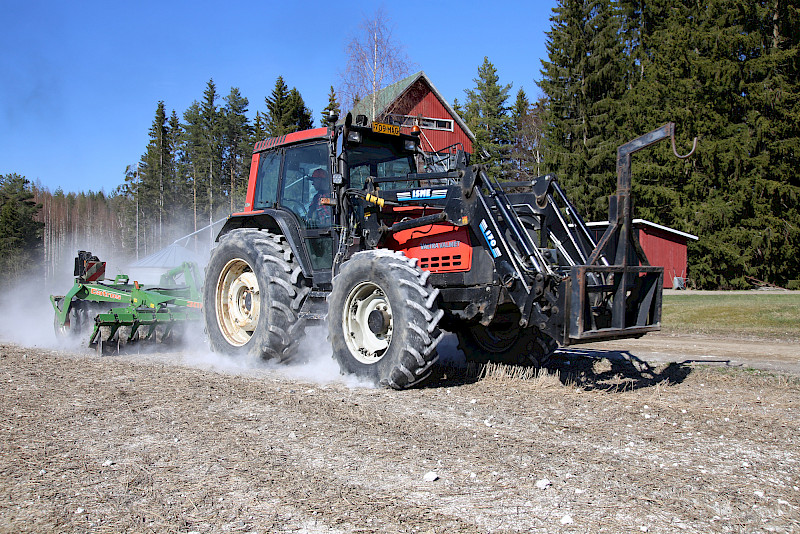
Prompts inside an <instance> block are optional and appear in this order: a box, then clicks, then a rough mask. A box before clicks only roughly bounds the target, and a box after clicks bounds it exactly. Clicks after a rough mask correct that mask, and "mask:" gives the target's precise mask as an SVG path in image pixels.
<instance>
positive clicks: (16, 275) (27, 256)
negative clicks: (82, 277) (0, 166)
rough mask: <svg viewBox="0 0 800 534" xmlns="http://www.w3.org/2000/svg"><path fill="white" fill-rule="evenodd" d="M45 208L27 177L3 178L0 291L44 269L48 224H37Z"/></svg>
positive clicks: (0, 194)
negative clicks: (46, 226)
mask: <svg viewBox="0 0 800 534" xmlns="http://www.w3.org/2000/svg"><path fill="white" fill-rule="evenodd" d="M41 207H42V205H41V204H37V203H36V202H35V201H34V200H33V192H32V189H31V183H30V182H29V181H28V180H27V179H25V177H23V176H20V175H18V174H6V175H0V287H2V286H3V285H10V284H12V283H13V282H15V281H16V280H18V279H20V278H21V277H22V276H27V277H28V278H30V277H31V276H35V275H36V274H37V271H38V270H39V269H41V267H42V236H43V228H44V224H43V223H41V222H37V221H36V216H37V214H38V213H39V210H40V209H41ZM41 276H44V269H41Z"/></svg>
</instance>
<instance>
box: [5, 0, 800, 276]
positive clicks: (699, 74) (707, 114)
mask: <svg viewBox="0 0 800 534" xmlns="http://www.w3.org/2000/svg"><path fill="white" fill-rule="evenodd" d="M798 28H800V15H799V14H798V8H797V7H796V6H795V4H794V3H793V2H789V1H788V0H755V1H750V2H742V1H739V0H712V1H710V2H702V3H701V2H698V1H695V0H677V1H675V0H669V1H668V0H657V1H652V2H651V1H645V0H594V1H591V2H590V1H586V0H560V1H559V2H558V5H557V7H556V8H555V9H554V10H553V12H552V14H551V28H550V31H549V32H548V33H547V43H546V44H547V51H548V55H547V58H546V59H544V60H542V62H541V65H531V78H533V77H535V72H534V69H536V68H539V67H540V68H541V70H540V75H541V76H540V77H541V81H540V82H538V84H539V89H540V90H541V92H540V94H538V95H537V96H536V97H535V98H529V96H528V95H527V94H526V93H525V92H524V91H523V90H521V89H519V90H517V91H516V92H515V98H514V99H513V100H512V98H511V91H512V89H513V85H512V84H511V83H501V82H500V73H498V72H497V69H496V68H495V67H494V65H493V64H492V63H491V62H490V61H489V59H488V58H485V59H484V61H483V63H482V64H481V65H480V66H479V67H478V70H477V76H476V77H475V79H474V86H473V87H471V88H468V89H466V90H465V91H464V94H463V96H462V99H463V100H462V101H459V99H458V98H455V99H454V100H453V104H454V108H455V109H456V111H457V112H458V113H459V114H461V115H462V117H463V118H464V120H465V121H466V123H467V124H468V125H469V127H470V129H471V130H472V132H473V133H474V134H475V136H476V141H475V157H474V158H475V159H476V160H477V161H481V162H483V163H486V164H487V165H488V166H489V168H490V170H491V172H492V173H493V174H494V175H496V176H498V177H499V178H514V179H518V178H526V177H533V176H537V175H541V174H544V173H547V172H554V173H555V174H557V176H558V177H559V181H560V182H561V184H562V186H563V187H564V189H565V190H566V191H567V194H568V195H569V196H570V198H571V199H572V201H573V202H574V203H575V204H576V206H577V207H578V209H579V211H580V212H581V213H583V214H584V215H585V218H586V219H587V220H602V219H605V218H606V217H607V209H608V196H609V195H610V194H612V193H613V191H614V188H615V181H616V174H615V162H616V152H615V151H616V147H617V146H619V145H621V144H623V143H625V142H627V141H629V140H630V139H633V138H635V137H637V136H638V135H641V134H643V133H646V132H649V131H651V130H653V129H655V128H657V127H659V126H661V125H663V124H664V123H666V122H668V121H674V122H676V123H677V130H678V139H677V141H678V150H679V151H680V152H684V153H685V152H688V151H689V149H690V148H691V141H692V138H693V137H695V136H696V137H698V138H699V146H698V149H697V152H696V153H695V154H694V155H693V156H692V157H691V158H689V159H687V160H678V159H677V158H675V157H674V155H673V154H672V150H671V148H670V146H669V143H662V144H661V146H658V145H657V146H655V147H653V148H650V149H648V150H647V151H644V152H640V153H638V154H636V155H635V156H634V158H633V180H634V186H633V188H634V189H633V193H634V202H635V206H634V212H635V216H637V217H641V218H644V219H648V220H651V221H653V222H656V223H659V224H663V225H666V226H670V227H673V228H676V229H678V230H682V231H686V232H690V233H692V234H695V235H698V236H700V240H699V241H697V242H692V243H690V248H689V264H690V267H689V277H690V279H692V280H693V281H694V283H695V285H696V286H697V287H702V288H744V287H749V284H748V279H749V278H748V277H752V278H755V279H758V280H764V281H767V282H771V283H775V284H778V285H784V286H785V285H786V284H787V283H789V281H790V280H794V279H797V278H800V210H799V209H798V200H799V197H800V177H798V173H797V169H798V168H799V167H800V166H799V165H798V164H800V161H798V159H799V158H800V87H798V66H800V55H798V50H799V49H800V47H799V46H798V38H800V31H798ZM337 100H338V99H337V94H336V91H335V89H334V87H333V86H331V89H330V93H329V99H328V106H327V107H326V108H325V109H324V110H322V111H321V112H320V115H319V117H320V121H319V123H320V124H323V125H324V124H325V123H324V117H326V116H327V114H328V111H329V110H331V109H336V110H337V111H339V104H338V102H337ZM249 106H250V103H249V101H248V99H247V98H246V97H244V96H243V95H241V94H240V92H239V90H238V89H237V88H231V90H230V92H229V93H228V94H227V95H226V96H224V97H222V96H220V95H219V94H218V92H217V89H216V86H215V84H214V82H213V80H210V81H209V82H208V84H207V86H206V88H205V91H204V92H203V96H202V98H200V99H199V100H197V101H195V102H194V103H193V104H192V105H191V106H190V107H189V108H188V109H187V110H184V111H183V112H182V113H181V114H180V115H179V114H178V112H177V111H175V110H171V111H170V112H168V111H167V106H166V104H165V103H164V102H158V103H157V105H156V111H155V117H154V119H153V123H152V126H151V128H150V132H149V134H150V135H149V143H148V145H147V146H146V147H144V152H143V155H142V157H141V161H140V162H139V164H138V165H135V166H129V167H128V168H127V170H126V172H125V176H124V177H121V181H122V183H121V185H119V186H118V187H116V188H115V189H114V190H112V191H111V192H110V193H109V194H107V195H106V194H104V193H102V192H101V193H93V192H89V193H64V192H63V191H60V190H58V191H56V192H53V193H51V192H50V191H47V190H44V189H42V188H40V187H37V186H35V185H31V184H27V185H23V186H22V190H23V191H27V192H28V193H30V194H31V195H32V196H31V198H29V199H21V196H20V195H21V193H19V192H17V193H14V194H16V195H17V197H19V198H18V199H17V200H15V201H14V202H18V203H19V202H21V203H22V204H21V205H24V206H26V207H25V210H28V211H26V213H32V212H35V211H36V204H37V203H38V204H41V208H40V209H39V210H38V215H37V216H36V218H35V220H36V221H38V222H40V223H44V225H43V226H38V227H36V228H33V229H32V231H34V232H38V235H39V236H40V241H41V242H42V243H43V246H42V249H41V250H40V251H39V252H38V254H40V255H41V254H42V253H44V254H45V256H46V259H47V261H45V264H46V265H51V264H53V261H54V260H56V259H58V258H61V257H62V256H63V255H65V254H66V255H69V254H74V250H73V249H74V248H75V246H74V245H76V244H78V243H87V242H88V243H91V242H92V241H93V240H96V241H97V242H98V243H112V244H113V245H114V246H115V247H117V246H118V247H119V249H120V250H123V251H125V252H126V253H127V255H128V257H135V256H136V255H137V253H138V254H139V255H142V254H146V253H148V252H150V251H154V250H158V249H159V248H161V247H162V246H164V245H166V244H168V243H170V242H172V240H174V239H175V238H176V237H179V236H182V235H185V234H187V233H189V232H192V231H194V230H196V229H199V228H202V227H203V226H205V225H207V224H208V223H209V222H211V221H214V220H216V219H217V218H220V217H224V216H225V215H227V214H228V213H230V212H231V211H235V210H238V209H241V207H242V203H243V196H244V191H245V187H246V182H247V177H248V174H249V164H250V154H251V151H252V146H253V144H254V142H255V141H257V140H260V139H264V138H266V137H272V136H276V135H283V134H285V133H289V132H292V131H296V130H301V129H305V128H309V127H312V126H313V125H314V119H313V116H312V112H311V110H310V109H308V107H307V106H306V104H305V102H304V101H303V98H302V96H301V93H300V91H299V90H298V89H297V88H291V89H289V87H288V85H287V84H286V82H285V81H284V80H283V78H282V77H278V79H277V80H276V83H275V87H274V88H273V90H272V92H271V94H270V95H269V96H267V97H266V98H265V99H264V105H263V106H260V107H259V109H258V110H256V112H255V118H254V119H251V118H250V116H251V115H250V110H249ZM345 110H346V107H345ZM9 176H12V175H7V176H6V177H4V178H3V179H4V182H2V184H6V183H12V182H13V183H14V184H17V185H14V186H8V187H11V189H13V190H14V191H17V189H14V187H18V185H19V183H21V182H24V181H25V180H24V178H22V177H19V176H16V175H13V177H12V178H9ZM20 181H21V182H20ZM5 187H7V186H6V185H2V188H5ZM1 190H2V189H0V191H1ZM4 195H5V193H4ZM12 196H13V195H12ZM22 196H24V195H22ZM17 197H14V198H17ZM0 198H3V199H5V198H7V197H6V196H2V197H0ZM8 198H11V197H8ZM3 202H4V203H8V202H11V201H9V200H4V201H3ZM31 202H32V203H33V205H31ZM26 203H27V204H26ZM4 205H5V204H4ZM2 209H5V208H2ZM30 210H33V211H30ZM23 211H24V210H23ZM4 221H5V219H1V220H0V224H6V223H5V222H4ZM90 221H91V222H90ZM0 229H2V228H0ZM0 235H5V234H4V233H3V234H0ZM0 243H2V244H3V246H4V247H5V246H6V242H5V241H2V242H0ZM15 243H21V241H15ZM79 246H80V245H79ZM85 246H91V245H85Z"/></svg>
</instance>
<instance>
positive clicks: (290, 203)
mask: <svg viewBox="0 0 800 534" xmlns="http://www.w3.org/2000/svg"><path fill="white" fill-rule="evenodd" d="M281 206H283V207H284V208H287V209H290V210H292V211H293V212H294V213H295V214H297V216H298V217H305V216H306V211H307V210H306V206H305V205H304V204H303V203H302V202H299V201H297V200H291V199H288V198H284V199H282V200H281Z"/></svg>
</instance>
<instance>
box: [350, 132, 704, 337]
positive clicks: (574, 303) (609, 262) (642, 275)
mask: <svg viewBox="0 0 800 534" xmlns="http://www.w3.org/2000/svg"><path fill="white" fill-rule="evenodd" d="M674 132H675V126H674V124H673V123H669V124H666V125H665V126H663V127H661V128H659V129H657V130H654V131H653V132H650V133H648V134H646V135H643V136H641V137H638V138H636V139H634V140H633V141H630V142H629V143H626V144H624V145H622V146H620V147H619V149H618V158H617V191H616V194H615V195H613V196H611V197H610V202H609V223H610V224H609V227H608V229H607V230H606V232H605V234H604V235H603V236H602V237H601V238H600V239H599V240H597V241H596V240H595V238H594V237H593V235H592V233H591V232H590V231H589V229H588V228H587V226H586V224H585V223H584V221H583V219H582V218H581V216H580V215H579V214H578V212H577V210H576V209H575V207H574V206H573V205H572V203H571V202H570V201H569V199H568V197H567V195H566V194H565V192H564V191H563V190H562V188H561V187H560V185H559V183H558V181H557V179H556V177H555V176H554V175H547V176H542V177H539V178H536V179H534V180H532V181H525V182H499V181H497V180H495V179H493V178H492V177H490V176H489V175H488V174H487V172H486V170H485V168H484V167H482V166H480V165H474V166H471V167H462V168H459V169H452V170H450V171H446V172H438V173H426V174H409V175H406V176H402V177H396V178H394V177H391V178H371V179H370V180H371V183H370V184H367V185H368V188H369V187H371V188H372V189H371V191H370V192H368V193H367V194H366V195H364V198H365V199H366V200H367V201H368V202H369V201H372V202H373V203H377V204H378V205H379V206H380V207H381V208H382V209H381V211H382V213H380V214H379V213H377V212H373V213H372V214H370V213H369V210H367V215H366V217H365V221H364V234H366V236H367V246H368V247H375V248H380V247H382V246H389V248H396V243H395V242H399V241H402V239H399V240H398V239H397V238H395V239H394V240H393V239H392V236H397V235H398V234H400V233H402V232H407V231H409V230H411V229H413V228H424V227H429V226H430V225H436V224H441V225H452V226H454V227H456V228H459V227H468V228H469V230H470V234H471V235H474V236H476V237H477V243H480V244H481V245H482V247H483V248H484V249H485V250H486V252H487V253H488V254H487V255H486V258H489V259H490V260H491V261H490V263H488V264H487V263H486V262H485V261H482V257H481V256H480V255H476V254H475V253H473V254H472V268H471V270H470V272H469V273H464V274H461V273H459V275H455V274H447V273H436V274H432V275H431V280H432V281H433V284H434V286H436V287H438V288H440V292H441V300H440V305H441V307H443V308H444V309H445V310H446V311H447V312H448V316H449V317H453V318H455V319H456V320H459V321H466V322H467V323H469V322H479V323H480V324H482V325H484V326H488V325H490V324H491V323H492V321H493V320H494V319H495V317H496V315H497V313H498V309H499V308H500V307H505V308H506V309H507V308H508V306H509V305H512V304H513V306H515V307H516V308H518V310H519V325H520V327H522V328H531V327H535V328H538V329H539V330H540V331H542V332H543V333H546V334H547V335H548V336H549V337H551V338H552V339H554V340H556V341H557V342H558V343H559V344H561V345H565V346H566V345H573V344H577V343H585V342H589V341H598V340H604V339H614V338H625V337H638V336H641V335H643V334H644V333H646V332H650V331H655V330H659V329H660V322H661V292H662V282H663V268H662V267H653V266H651V265H650V264H649V262H648V260H647V257H646V256H645V254H644V252H643V250H642V248H641V246H640V244H639V242H638V239H637V238H636V234H635V233H633V232H631V225H632V218H633V217H632V206H631V155H632V154H633V153H635V152H637V151H638V150H641V149H643V148H645V147H648V146H650V145H652V144H654V143H656V142H658V141H660V140H662V139H666V138H672V140H673V146H674ZM693 150H694V149H693ZM676 155H677V153H676ZM689 155H691V153H690V154H689ZM689 155H687V156H683V157H688V156H689ZM679 157H680V156H679ZM409 181H412V182H416V183H418V184H420V187H418V188H415V189H412V190H411V191H405V190H404V191H400V190H393V187H392V185H391V184H392V183H393V182H394V183H397V182H404V183H408V182H409ZM422 186H427V187H422ZM384 188H385V190H382V189H384ZM412 205H413V206H418V207H419V208H420V209H421V211H420V212H419V214H418V215H419V216H416V217H414V216H411V217H408V215H409V213H408V212H401V214H402V215H406V218H403V219H401V220H399V221H397V222H394V223H392V224H388V223H387V222H386V221H387V219H390V218H391V217H387V211H391V210H397V209H398V207H400V206H412ZM407 209H411V208H407ZM474 241H475V240H473V246H474V245H475V242H474ZM393 245H395V246H393ZM630 250H633V251H635V257H636V258H637V259H638V261H637V262H636V263H631V262H630V255H629V251H630ZM406 254H407V255H412V256H413V255H414V252H413V251H408V250H407V251H406ZM424 267H425V265H424V263H423V268H424ZM486 271H488V272H489V273H490V274H489V277H488V278H489V280H492V279H494V282H493V283H488V284H480V283H475V281H477V280H478V279H479V278H480V274H479V273H481V272H486ZM485 278H486V277H484V279H485Z"/></svg>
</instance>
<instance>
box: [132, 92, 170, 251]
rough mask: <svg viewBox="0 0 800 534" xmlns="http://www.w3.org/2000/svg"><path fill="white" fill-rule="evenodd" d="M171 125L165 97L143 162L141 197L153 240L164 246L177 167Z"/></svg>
mask: <svg viewBox="0 0 800 534" xmlns="http://www.w3.org/2000/svg"><path fill="white" fill-rule="evenodd" d="M168 129H169V126H168V124H167V115H166V108H165V107H164V101H163V100H160V101H159V102H158V105H157V106H156V115H155V117H154V118H153V124H152V126H151V127H150V141H149V143H148V145H147V150H146V152H145V153H144V155H143V156H142V160H141V163H140V165H139V177H140V184H139V194H140V196H139V201H140V203H141V206H142V211H143V213H144V214H145V217H146V218H147V219H148V223H149V224H150V225H152V226H151V227H152V229H153V232H152V240H153V244H154V245H155V246H156V247H160V246H162V244H163V242H164V239H165V236H164V224H165V223H166V222H167V221H166V220H165V219H166V215H165V207H166V198H165V197H166V196H167V191H168V189H169V184H168V182H169V178H170V177H169V173H170V169H171V168H172V167H173V163H172V152H171V150H170V143H169V139H168Z"/></svg>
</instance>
